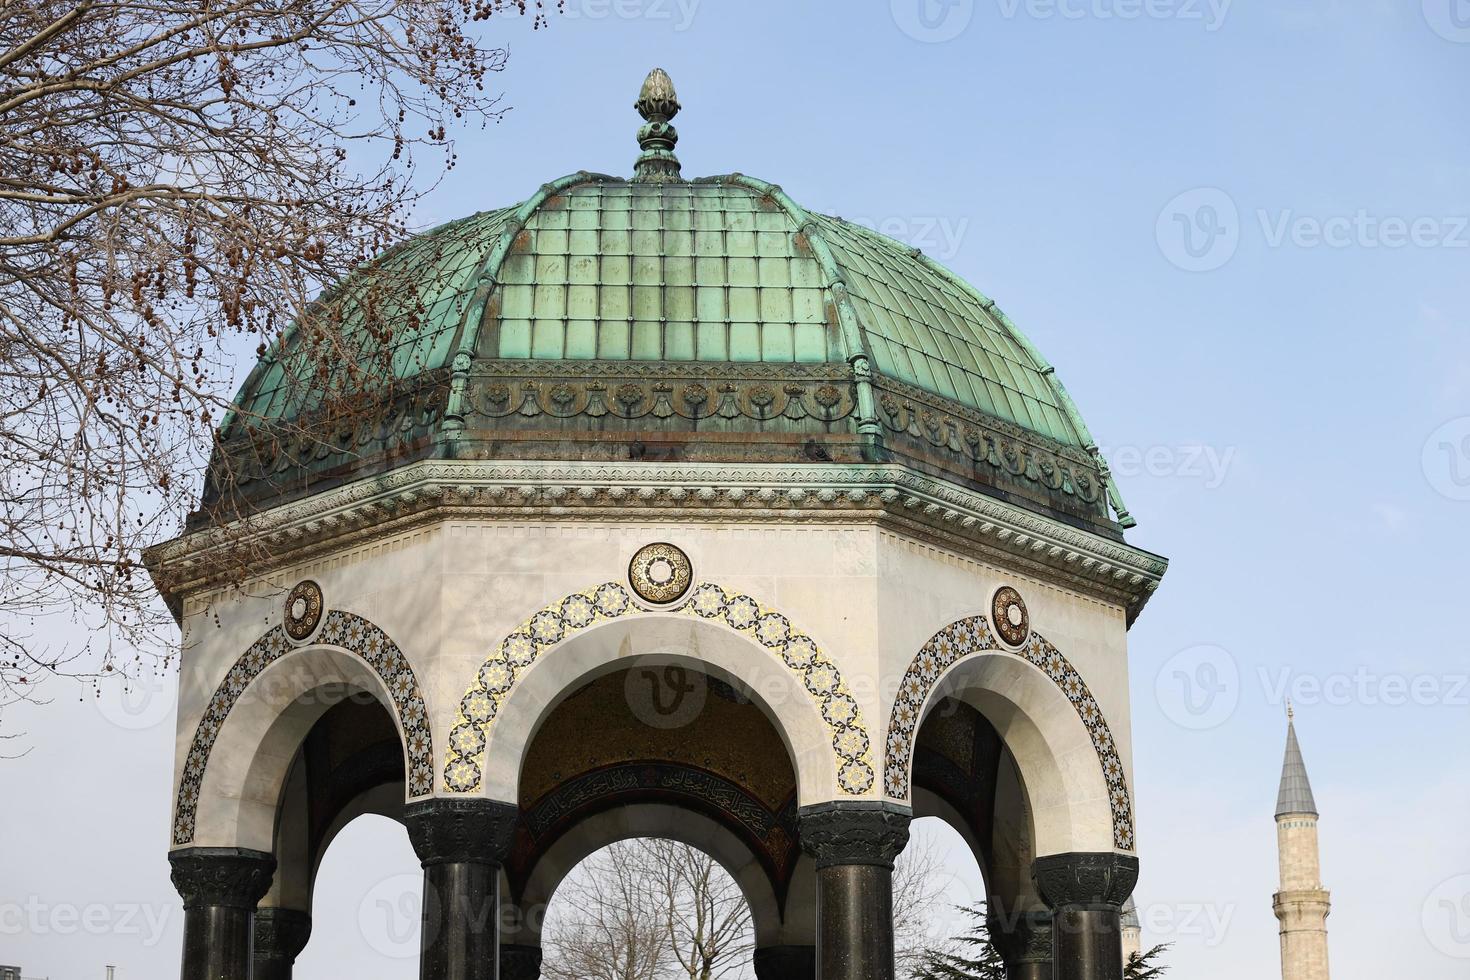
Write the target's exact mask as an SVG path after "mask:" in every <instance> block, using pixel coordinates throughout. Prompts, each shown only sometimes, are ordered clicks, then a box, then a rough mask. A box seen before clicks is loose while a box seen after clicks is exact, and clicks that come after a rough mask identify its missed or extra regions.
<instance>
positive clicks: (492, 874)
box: [419, 861, 500, 980]
mask: <svg viewBox="0 0 1470 980" xmlns="http://www.w3.org/2000/svg"><path fill="white" fill-rule="evenodd" d="M499 871H500V868H499V866H498V865H494V864H482V863H479V862H474V861H455V862H446V863H443V864H431V865H428V866H427V867H425V868H424V905H423V950H422V959H421V960H420V970H419V976H420V977H421V980H495V976H496V972H497V970H496V967H497V964H498V963H499V961H500V950H499V942H498V939H499V936H498V932H499V930H498V929H497V928H496V926H497V924H498V923H497V922H496V912H497V902H498V889H497V887H496V885H497V878H498V877H499ZM431 896H432V897H431Z"/></svg>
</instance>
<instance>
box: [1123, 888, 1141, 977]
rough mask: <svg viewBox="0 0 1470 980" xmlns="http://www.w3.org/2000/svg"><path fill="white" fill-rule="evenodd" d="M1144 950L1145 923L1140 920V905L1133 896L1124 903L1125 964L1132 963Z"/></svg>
mask: <svg viewBox="0 0 1470 980" xmlns="http://www.w3.org/2000/svg"><path fill="white" fill-rule="evenodd" d="M1142 952H1143V924H1142V923H1141V922H1139V921H1138V906H1137V905H1135V904H1133V896H1132V895H1129V896H1128V901H1126V902H1124V903H1123V965H1124V966H1127V965H1128V964H1129V963H1132V962H1133V961H1134V959H1136V958H1137V957H1138V956H1139V955H1140V954H1142Z"/></svg>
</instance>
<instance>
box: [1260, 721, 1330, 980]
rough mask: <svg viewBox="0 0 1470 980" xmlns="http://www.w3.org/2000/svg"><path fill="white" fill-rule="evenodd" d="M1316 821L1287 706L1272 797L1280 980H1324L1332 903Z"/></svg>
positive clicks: (1294, 730)
mask: <svg viewBox="0 0 1470 980" xmlns="http://www.w3.org/2000/svg"><path fill="white" fill-rule="evenodd" d="M1317 818H1318V814H1317V801H1316V800H1315V799H1314V798H1313V796H1312V784H1311V782H1310V781H1309V780H1308V779H1307V766H1306V763H1305V762H1304V761H1303V759H1302V748H1301V745H1300V743H1298V742H1297V737H1296V712H1295V711H1294V710H1293V709H1292V707H1291V703H1290V702H1287V705H1286V757H1285V759H1284V760H1283V761H1282V764H1281V788H1280V790H1279V791H1278V792H1277V794H1276V844H1277V848H1278V850H1279V852H1280V858H1281V890H1280V891H1278V892H1277V893H1276V898H1275V902H1274V906H1273V907H1274V909H1275V912H1276V918H1277V919H1278V920H1280V922H1281V977H1282V980H1328V970H1327V914H1328V912H1330V911H1331V908H1332V903H1331V900H1330V896H1329V895H1328V893H1327V891H1326V889H1324V888H1323V887H1322V868H1321V860H1320V857H1319V855H1318V850H1317Z"/></svg>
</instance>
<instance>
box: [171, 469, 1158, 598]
mask: <svg viewBox="0 0 1470 980" xmlns="http://www.w3.org/2000/svg"><path fill="white" fill-rule="evenodd" d="M470 512H477V513H483V514H484V515H485V516H487V517H496V516H502V515H503V516H513V517H520V518H524V517H528V516H530V517H536V518H540V519H551V520H556V519H578V520H584V519H607V520H623V519H626V520H639V521H641V520H647V519H649V518H656V519H657V520H660V521H669V520H679V519H687V520H693V521H703V520H724V519H734V520H749V519H759V520H763V521H771V522H776V523H783V522H792V521H800V522H817V521H822V520H836V521H840V522H842V523H851V522H852V521H853V520H854V519H866V520H879V521H882V522H888V523H890V524H891V525H893V526H894V527H895V528H897V529H900V530H902V531H903V532H904V533H906V534H911V535H915V536H918V537H921V538H925V539H929V540H932V541H935V542H937V543H940V544H943V545H944V546H946V547H952V548H956V549H958V550H960V551H961V552H970V553H976V554H979V555H982V556H984V557H985V558H986V559H987V560H992V561H993V560H996V557H997V556H1009V558H1010V559H1012V560H1013V561H1014V563H1015V564H1016V566H1017V567H1018V569H1019V570H1024V571H1027V572H1031V573H1034V574H1038V575H1042V576H1044V577H1047V578H1051V579H1053V580H1056V581H1059V582H1061V583H1064V584H1066V585H1069V586H1072V587H1075V588H1077V589H1079V590H1080V591H1084V592H1087V593H1089V594H1095V595H1098V596H1099V597H1101V598H1104V599H1106V600H1108V601H1112V602H1117V603H1118V604H1119V605H1121V606H1123V607H1124V608H1125V609H1126V610H1127V613H1128V618H1129V620H1130V621H1131V620H1132V619H1133V617H1134V616H1136V615H1137V613H1138V611H1139V610H1140V609H1142V607H1143V604H1144V603H1145V602H1146V601H1147V599H1148V597H1149V595H1151V594H1152V592H1153V591H1154V590H1155V589H1156V588H1157V587H1158V583H1159V580H1160V578H1161V577H1162V576H1163V573H1164V571H1165V569H1166V568H1167V567H1168V563H1167V562H1166V561H1165V560H1164V559H1162V558H1160V557H1158V556H1156V555H1152V554H1150V553H1148V552H1146V551H1142V550H1140V549H1137V548H1133V547H1130V546H1129V545H1127V544H1125V543H1123V542H1121V541H1119V540H1115V539H1112V538H1109V537H1106V536H1104V535H1101V534H1097V533H1094V532H1092V531H1087V530H1084V529H1082V528H1079V527H1074V526H1072V525H1070V524H1067V523H1064V522H1062V521H1058V520H1054V519H1051V518H1048V517H1045V516H1042V515H1040V514H1037V513H1035V512H1033V511H1031V510H1028V509H1025V508H1022V507H1019V506H1016V505H1014V504H1010V503H1007V502H1005V501H1003V500H999V499H997V498H995V497H991V496H988V495H986V494H982V493H979V492H976V491H972V490H967V489H965V488H963V487H960V486H958V485H956V484H953V483H950V482H948V481H946V480H939V479H934V478H931V477H928V476H925V475H924V474H922V473H917V472H915V471H913V470H911V469H909V468H907V467H904V466H898V465H884V464H872V465H851V466H838V465H832V464H779V465H778V464H764V465H763V464H746V465H738V466H736V465H725V464H701V463H682V464H663V463H639V462H627V463H595V462H571V461H566V462H551V461H541V462H536V461H533V462H523V463H496V462H488V461H480V460H425V461H421V462H418V463H414V464H411V465H408V466H404V467H401V468H399V469H396V470H393V471H391V472H389V473H386V474H384V475H382V476H380V477H375V478H374V479H371V480H362V481H359V482H356V483H352V484H348V485H346V486H343V487H339V488H337V489H334V490H330V491H326V492H324V493H321V494H318V495H316V496H315V497H312V498H310V499H308V500H301V501H296V502H293V503H289V504H283V505H281V506H278V507H275V508H272V509H271V510H269V511H267V512H265V513H263V514H261V515H259V516H257V517H256V518H253V519H252V520H251V522H250V524H249V525H248V527H247V526H241V527H238V528H234V529H221V528H216V529H211V530H205V531H197V532H195V533H192V534H189V535H186V536H184V537H182V538H179V539H176V540H174V541H170V542H167V543H166V544H163V545H160V546H158V547H155V548H152V549H149V551H148V553H147V556H146V557H147V561H148V563H149V566H150V568H151V569H153V570H154V573H155V577H156V578H158V579H159V581H160V585H161V587H162V588H163V591H164V592H165V595H167V596H177V595H178V594H179V593H181V592H184V591H187V590H190V589H194V588H199V587H204V586H207V585H209V584H211V583H213V582H217V581H219V580H220V579H221V577H222V576H225V575H227V574H228V571H229V569H231V568H235V567H238V563H232V562H230V561H229V560H227V556H228V554H229V553H230V552H231V549H239V548H243V547H246V546H252V547H257V546H258V547H259V548H262V549H263V550H266V551H268V552H270V554H271V556H272V557H273V558H274V559H275V560H277V561H279V562H281V563H285V562H287V561H299V560H301V559H302V558H303V557H306V556H308V555H310V554H312V553H314V552H318V551H320V550H322V549H323V548H326V547H330V548H337V547H340V546H342V545H343V544H344V543H347V542H350V541H353V540H358V539H362V538H369V537H376V536H380V535H383V534H385V533H390V532H392V531H395V530H397V529H398V528H400V527H401V526H402V524H403V522H405V521H410V520H426V519H435V518H436V517H438V516H440V515H443V514H446V513H452V514H455V515H467V514H469V513H470Z"/></svg>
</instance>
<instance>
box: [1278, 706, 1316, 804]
mask: <svg viewBox="0 0 1470 980" xmlns="http://www.w3.org/2000/svg"><path fill="white" fill-rule="evenodd" d="M1289 813H1310V814H1311V815H1312V816H1314V817H1315V816H1317V801H1316V800H1315V799H1313V797H1312V781H1311V780H1310V779H1308V778H1307V764H1306V762H1304V761H1303V760H1302V747H1301V745H1300V744H1298V743H1297V740H1296V712H1295V710H1293V709H1292V707H1291V702H1290V701H1288V702H1286V758H1284V759H1283V760H1282V762H1281V788H1280V789H1279V790H1278V791H1277V793H1276V816H1277V817H1282V816H1285V815H1286V814H1289Z"/></svg>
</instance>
